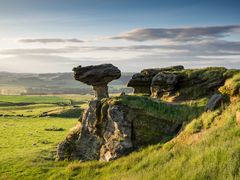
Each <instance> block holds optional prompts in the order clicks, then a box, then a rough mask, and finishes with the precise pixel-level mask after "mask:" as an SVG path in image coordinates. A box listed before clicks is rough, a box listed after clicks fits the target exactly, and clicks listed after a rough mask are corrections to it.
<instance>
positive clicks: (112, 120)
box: [57, 97, 180, 161]
mask: <svg viewBox="0 0 240 180" xmlns="http://www.w3.org/2000/svg"><path fill="white" fill-rule="evenodd" d="M119 98H120V97H119ZM143 119H144V120H143ZM147 119H150V120H151V121H146V120H147ZM179 126H180V124H177V123H173V122H171V121H168V120H165V119H163V118H161V117H159V118H156V117H155V118H154V117H151V116H149V115H147V113H146V112H145V110H144V109H133V108H131V107H129V106H127V105H125V104H122V103H121V100H120V101H115V99H114V98H109V99H104V100H102V101H100V100H93V101H90V102H89V107H88V108H87V109H86V110H85V111H84V113H83V115H82V117H81V119H80V122H79V124H78V125H77V126H76V128H74V129H73V130H72V131H71V132H70V134H69V135H68V136H67V138H66V139H65V140H64V141H63V142H61V143H60V144H59V145H58V152H57V155H58V158H59V159H60V160H63V159H65V158H67V159H73V160H76V159H78V160H82V161H89V160H102V161H110V160H113V159H116V158H118V157H121V156H123V155H126V154H128V153H129V152H132V151H133V150H134V149H136V148H138V147H140V146H143V145H147V144H151V143H157V142H159V141H160V140H161V139H163V138H164V137H166V136H170V135H173V134H175V133H176V132H177V129H178V128H179ZM149 134H153V135H152V136H149Z"/></svg>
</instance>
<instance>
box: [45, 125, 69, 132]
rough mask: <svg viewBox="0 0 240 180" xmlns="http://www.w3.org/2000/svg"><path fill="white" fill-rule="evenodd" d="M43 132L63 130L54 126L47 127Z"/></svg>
mask: <svg viewBox="0 0 240 180" xmlns="http://www.w3.org/2000/svg"><path fill="white" fill-rule="evenodd" d="M44 130H45V131H65V129H64V128H59V127H56V126H52V127H48V128H45V129H44Z"/></svg>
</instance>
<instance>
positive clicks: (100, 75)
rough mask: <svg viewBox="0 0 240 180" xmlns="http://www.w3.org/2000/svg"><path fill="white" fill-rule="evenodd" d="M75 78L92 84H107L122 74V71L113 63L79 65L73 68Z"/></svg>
mask: <svg viewBox="0 0 240 180" xmlns="http://www.w3.org/2000/svg"><path fill="white" fill-rule="evenodd" d="M73 71H74V78H75V79H76V80H77V81H81V82H83V83H85V84H88V85H92V86H101V85H106V84H108V83H109V82H111V81H112V80H114V79H118V78H120V76H121V71H120V70H119V69H118V68H117V67H116V66H114V65H112V64H101V65H91V66H85V67H82V66H78V67H75V68H73Z"/></svg>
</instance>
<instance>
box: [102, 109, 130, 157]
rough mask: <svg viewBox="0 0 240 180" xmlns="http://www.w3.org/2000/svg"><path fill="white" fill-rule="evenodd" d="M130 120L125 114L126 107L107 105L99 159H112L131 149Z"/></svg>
mask: <svg viewBox="0 0 240 180" xmlns="http://www.w3.org/2000/svg"><path fill="white" fill-rule="evenodd" d="M131 121H132V120H131V119H129V117H128V116H127V109H126V107H124V106H121V105H110V106H109V108H108V121H107V124H106V129H105V132H104V134H103V139H104V145H103V146H102V147H101V149H100V160H103V161H109V160H113V159H116V158H118V157H120V156H122V155H124V154H126V153H128V152H130V151H131V150H132V149H133V143H132V122H131Z"/></svg>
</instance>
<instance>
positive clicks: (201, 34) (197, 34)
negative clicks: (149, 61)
mask: <svg viewBox="0 0 240 180" xmlns="http://www.w3.org/2000/svg"><path fill="white" fill-rule="evenodd" d="M235 31H240V25H231V26H229V25H228V26H207V27H188V28H147V29H134V30H131V31H129V32H126V33H123V34H120V35H118V36H113V37H110V39H125V40H131V41H148V40H159V39H168V40H173V41H193V40H199V39H205V38H218V37H224V36H227V35H228V34H229V33H232V32H235Z"/></svg>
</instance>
